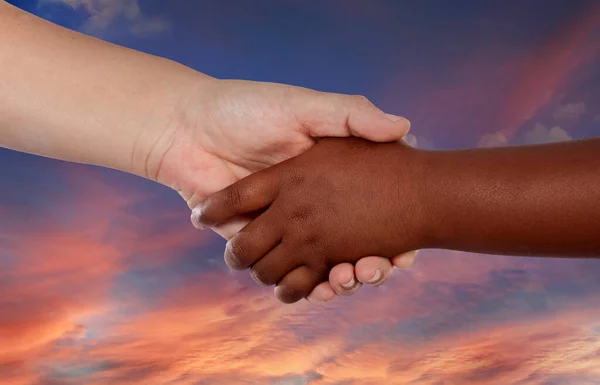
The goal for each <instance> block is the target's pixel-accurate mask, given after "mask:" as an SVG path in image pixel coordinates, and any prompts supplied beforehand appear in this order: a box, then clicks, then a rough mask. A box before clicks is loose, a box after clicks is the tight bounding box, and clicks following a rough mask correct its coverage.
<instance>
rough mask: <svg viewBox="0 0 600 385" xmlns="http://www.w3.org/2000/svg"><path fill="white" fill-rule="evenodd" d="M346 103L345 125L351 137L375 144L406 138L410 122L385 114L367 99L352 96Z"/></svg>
mask: <svg viewBox="0 0 600 385" xmlns="http://www.w3.org/2000/svg"><path fill="white" fill-rule="evenodd" d="M350 98H351V99H352V101H351V102H346V103H347V106H348V107H346V108H347V120H346V125H347V128H348V132H349V133H350V134H351V135H353V136H358V137H361V138H364V139H369V140H372V141H375V142H392V141H395V140H400V139H402V138H404V136H406V134H407V133H408V131H409V130H410V122H409V121H408V120H407V119H406V118H403V117H401V116H396V115H392V114H386V113H384V112H383V111H381V110H380V109H379V108H377V107H376V106H375V105H374V104H373V103H371V102H370V101H369V100H368V99H367V98H365V97H362V96H359V97H356V96H352V97H350Z"/></svg>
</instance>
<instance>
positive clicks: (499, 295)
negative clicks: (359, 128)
mask: <svg viewBox="0 0 600 385" xmlns="http://www.w3.org/2000/svg"><path fill="white" fill-rule="evenodd" d="M9 2H10V3H12V4H15V5H17V6H19V7H21V8H23V9H25V10H27V11H30V12H32V13H34V14H36V15H39V16H41V17H44V18H46V19H48V20H50V21H52V22H55V23H58V24H60V25H63V26H65V27H67V28H72V29H75V30H78V31H83V32H85V33H88V34H91V35H94V36H97V37H99V38H102V39H105V40H108V41H110V42H114V43H117V44H120V45H124V46H127V47H131V48H134V49H138V50H142V51H144V52H148V53H152V54H156V55H160V56H165V57H168V58H171V59H173V60H176V61H179V62H182V63H184V64H186V65H189V66H191V67H193V68H195V69H197V70H199V71H202V72H205V73H207V74H209V75H211V76H215V77H218V78H238V79H249V80H260V81H273V82H283V83H289V84H294V85H299V86H304V87H311V88H316V89H319V90H324V91H331V92H341V93H350V94H363V95H365V96H367V97H368V98H369V99H371V100H372V101H373V102H375V103H376V104H377V105H379V106H380V107H381V108H383V109H384V110H386V111H387V112H390V113H395V114H401V115H404V116H406V117H408V118H409V119H410V120H411V121H412V123H413V128H412V135H414V136H415V137H416V139H417V145H418V146H420V147H424V148H434V149H448V148H460V147H475V146H490V145H496V146H497V145H514V144H522V143H540V142H548V141H556V140H570V139H575V138H582V137H589V136H594V135H598V134H600V65H599V64H600V56H599V54H600V46H599V44H598V42H599V41H600V28H599V27H600V8H599V7H598V3H597V2H596V1H593V0H592V1H574V0H565V1H557V0H543V1H542V0H530V1H527V2H522V1H474V0H473V1H465V0H461V1H456V0H455V1H452V2H449V1H442V0H437V1H433V0H423V1H391V0H390V1H369V2H363V1H341V0H340V1H323V2H306V1H291V0H290V1H266V0H261V1H253V2H251V6H250V5H249V4H250V2H246V1H202V2H193V1H184V0H172V1H169V2H164V1H141V0H140V1H137V0H121V1H118V0H102V1H100V0H42V1H9ZM0 175H2V176H3V177H4V181H3V183H2V187H0V213H2V216H1V217H0V230H1V234H2V235H0V239H2V245H1V246H0V340H2V341H4V340H6V341H7V342H6V343H3V344H0V345H2V346H8V348H6V347H2V346H0V380H1V381H0V382H2V383H7V384H18V385H21V384H24V385H25V384H27V385H29V384H58V383H60V384H61V385H62V384H66V385H70V384H77V385H78V384H105V383H111V384H116V385H119V384H126V383H127V384H130V383H136V384H137V383H140V384H142V383H143V384H145V383H151V384H177V385H180V384H181V385H192V384H193V385H198V384H203V385H204V384H211V385H221V384H226V385H238V384H267V385H291V384H293V385H307V384H309V385H371V384H373V385H374V384H378V385H379V384H382V383H386V384H405V383H414V384H419V385H420V384H423V385H434V384H435V385H441V384H453V385H455V384H461V385H463V384H466V385H478V384H521V385H549V384H574V385H586V384H596V383H598V382H599V381H600V371H599V369H598V368H600V361H598V358H597V357H598V354H597V352H598V351H600V336H599V334H598V331H599V330H600V322H599V321H597V320H598V319H599V318H598V314H596V313H597V311H596V310H595V309H597V308H598V306H596V305H598V299H597V297H598V296H597V294H596V293H597V291H598V289H599V288H600V280H598V278H597V276H598V272H599V270H600V264H599V263H598V262H597V261H583V260H556V259H548V260H540V259H527V258H512V257H506V256H505V257H496V256H481V255H474V254H466V253H458V252H444V251H438V250H431V251H425V252H423V253H421V254H420V255H419V257H418V259H417V262H416V265H415V267H414V268H413V269H411V270H408V271H397V272H396V273H395V276H394V278H393V279H392V280H391V281H390V282H389V283H387V284H386V285H385V286H383V287H380V288H377V289H373V288H365V289H363V290H362V291H361V292H360V293H358V294H357V295H356V296H355V297H353V298H343V299H340V300H337V301H334V302H332V303H331V304H329V305H326V306H313V305H307V304H298V305H294V306H283V305H280V304H278V303H276V302H275V301H274V300H273V298H272V293H271V291H270V289H265V288H261V287H258V286H257V285H255V284H254V283H253V282H252V280H251V279H250V278H249V277H248V276H247V275H246V274H243V273H241V274H234V273H229V272H228V271H227V270H226V268H225V265H224V263H223V261H222V250H223V241H222V240H221V239H219V238H218V237H217V236H216V235H212V234H208V233H199V232H197V231H195V230H194V229H192V228H191V226H190V225H189V222H188V214H189V213H188V211H187V208H186V206H185V203H184V202H182V201H181V199H180V197H179V196H178V195H177V194H176V193H174V192H172V191H170V190H168V189H166V188H164V187H161V186H158V185H155V184H153V183H152V182H149V181H145V180H142V179H140V178H137V177H134V176H129V175H125V174H122V173H118V172H116V171H111V170H101V169H99V168H95V167H87V166H82V165H71V164H67V163H64V162H60V161H55V160H49V159H43V158H38V157H34V156H29V155H24V154H18V153H15V152H12V151H8V150H0Z"/></svg>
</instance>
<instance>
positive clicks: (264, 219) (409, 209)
mask: <svg viewBox="0 0 600 385" xmlns="http://www.w3.org/2000/svg"><path fill="white" fill-rule="evenodd" d="M599 146H600V141H599V140H597V139H591V140H582V141H572V142H570V143H556V144H549V145H538V146H523V147H508V148H495V149H475V150H459V151H425V150H419V149H415V148H412V147H410V146H408V145H407V144H406V143H404V142H391V143H374V142H370V141H367V140H364V139H359V138H325V139H321V140H320V141H319V142H318V143H317V144H316V145H315V146H313V147H312V148H311V149H309V150H308V151H306V152H305V153H303V154H302V155H299V156H297V157H295V158H291V159H289V160H287V161H284V162H282V163H280V164H277V165H275V166H272V167H270V168H267V169H265V170H263V171H259V172H257V173H255V174H252V175H251V176H248V177H246V178H245V179H242V180H240V181H239V182H237V183H235V184H233V185H231V186H230V187H228V188H226V189H224V190H222V191H220V192H218V193H216V194H214V195H213V196H211V197H210V198H208V199H207V200H206V201H204V203H203V204H202V205H201V206H200V214H199V218H198V220H199V222H200V223H201V224H203V225H205V226H215V225H219V224H221V223H225V222H227V221H228V220H231V219H232V218H235V217H238V216H242V215H243V216H251V217H253V218H255V219H254V220H253V221H252V222H251V223H249V224H248V225H247V226H246V227H244V228H243V229H242V230H241V231H240V232H239V233H237V234H236V235H235V236H234V237H233V238H231V239H230V240H229V242H228V243H227V247H226V250H225V261H226V263H227V265H228V266H229V267H230V268H232V269H235V270H242V269H247V268H250V269H251V272H252V275H253V277H254V278H255V280H256V281H258V282H259V283H262V284H264V285H277V286H276V295H277V297H278V298H279V299H280V300H281V301H282V302H285V303H293V302H296V301H298V300H301V299H302V298H305V297H306V296H307V295H308V294H309V293H310V292H311V291H312V290H313V288H315V287H316V286H317V285H318V284H319V283H321V282H323V281H325V280H327V277H328V273H329V270H330V269H331V268H332V267H333V266H335V265H337V264H340V263H343V262H349V263H355V262H356V261H358V260H359V259H361V258H362V257H365V256H370V255H378V256H384V257H387V258H391V257H393V256H395V255H398V254H401V253H404V252H407V251H410V250H418V249H426V248H440V249H453V250H463V251H471V252H479V253H492V254H510V255H524V256H598V255H600V233H599V230H598V227H597V224H595V220H597V218H598V215H599V214H600V212H598V210H599V209H598V207H599V205H598V204H597V202H598V201H599V200H600V174H599V173H597V172H594V171H593V170H594V169H595V170H599V169H600V158H599V157H598V155H597V154H598V153H600V147H599ZM582 164H587V165H589V171H587V172H586V171H585V170H582V168H581V165H582ZM584 185H585V186H587V188H582V187H583V186H584ZM593 213H596V214H593ZM595 218H596V219H595Z"/></svg>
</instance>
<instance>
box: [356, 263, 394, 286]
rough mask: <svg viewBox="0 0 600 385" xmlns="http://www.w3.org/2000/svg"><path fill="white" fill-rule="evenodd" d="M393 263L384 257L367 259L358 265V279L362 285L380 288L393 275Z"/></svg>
mask: <svg viewBox="0 0 600 385" xmlns="http://www.w3.org/2000/svg"><path fill="white" fill-rule="evenodd" d="M393 270H394V268H393V266H392V262H391V261H390V260H389V259H387V258H383V257H365V258H362V259H360V260H359V261H358V262H357V263H356V269H355V271H356V277H357V278H358V280H359V281H360V282H362V283H366V284H369V285H374V286H378V285H381V284H382V283H384V282H385V281H387V280H388V279H389V277H390V276H391V275H392V271H393Z"/></svg>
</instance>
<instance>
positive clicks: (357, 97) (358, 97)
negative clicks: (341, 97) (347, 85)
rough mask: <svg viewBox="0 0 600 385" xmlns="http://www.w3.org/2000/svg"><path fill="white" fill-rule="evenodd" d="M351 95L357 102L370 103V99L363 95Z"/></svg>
mask: <svg viewBox="0 0 600 385" xmlns="http://www.w3.org/2000/svg"><path fill="white" fill-rule="evenodd" d="M353 97H354V100H356V103H358V104H371V101H370V100H369V99H368V98H367V97H366V96H364V95H354V96H353Z"/></svg>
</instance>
